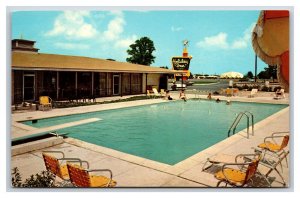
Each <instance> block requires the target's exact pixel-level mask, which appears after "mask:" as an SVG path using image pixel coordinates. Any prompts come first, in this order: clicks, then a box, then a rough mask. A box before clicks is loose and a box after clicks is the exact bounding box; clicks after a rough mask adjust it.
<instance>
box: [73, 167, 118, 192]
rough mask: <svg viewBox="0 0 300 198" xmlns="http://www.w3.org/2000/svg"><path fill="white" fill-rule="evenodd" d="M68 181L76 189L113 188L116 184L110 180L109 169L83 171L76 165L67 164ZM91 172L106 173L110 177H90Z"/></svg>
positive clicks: (110, 172)
mask: <svg viewBox="0 0 300 198" xmlns="http://www.w3.org/2000/svg"><path fill="white" fill-rule="evenodd" d="M67 168H68V172H69V176H70V181H71V182H72V184H73V185H74V186H76V187H83V188H87V187H92V188H95V187H115V186H116V184H117V182H116V181H114V180H112V171H111V170H109V169H94V170H88V169H84V168H82V167H81V166H78V165H77V164H73V163H70V162H67ZM91 172H108V173H109V174H110V177H106V176H103V175H91V174H90V173H91Z"/></svg>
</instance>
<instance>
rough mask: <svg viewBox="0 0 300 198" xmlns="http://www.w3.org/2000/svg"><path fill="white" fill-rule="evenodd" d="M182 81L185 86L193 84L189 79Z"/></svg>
mask: <svg viewBox="0 0 300 198" xmlns="http://www.w3.org/2000/svg"><path fill="white" fill-rule="evenodd" d="M184 83H185V84H186V86H192V85H193V84H194V82H192V81H189V80H187V81H185V82H184Z"/></svg>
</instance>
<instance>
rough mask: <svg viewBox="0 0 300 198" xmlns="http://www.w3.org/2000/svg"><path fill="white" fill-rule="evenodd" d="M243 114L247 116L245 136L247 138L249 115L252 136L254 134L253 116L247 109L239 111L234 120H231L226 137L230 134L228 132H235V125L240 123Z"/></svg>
mask: <svg viewBox="0 0 300 198" xmlns="http://www.w3.org/2000/svg"><path fill="white" fill-rule="evenodd" d="M243 116H246V117H247V138H248V139H249V118H250V117H251V124H252V136H254V116H253V114H252V113H251V112H249V111H244V112H240V113H239V114H238V115H237V117H236V118H235V120H234V121H233V123H232V125H231V126H230V128H229V130H228V137H229V136H230V133H231V132H232V135H234V134H235V130H236V127H237V126H238V124H239V123H240V121H241V119H242V117H243Z"/></svg>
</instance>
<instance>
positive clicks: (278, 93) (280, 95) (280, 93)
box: [274, 89, 285, 99]
mask: <svg viewBox="0 0 300 198" xmlns="http://www.w3.org/2000/svg"><path fill="white" fill-rule="evenodd" d="M281 98H285V94H284V89H280V90H279V91H278V90H277V91H276V92H275V97H274V99H281Z"/></svg>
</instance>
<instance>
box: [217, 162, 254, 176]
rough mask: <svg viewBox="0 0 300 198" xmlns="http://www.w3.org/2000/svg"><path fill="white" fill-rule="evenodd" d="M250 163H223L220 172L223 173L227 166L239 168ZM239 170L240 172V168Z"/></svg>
mask: <svg viewBox="0 0 300 198" xmlns="http://www.w3.org/2000/svg"><path fill="white" fill-rule="evenodd" d="M250 163H251V162H245V163H225V164H223V166H222V172H223V173H224V169H225V168H227V167H228V166H237V167H239V166H241V167H244V166H245V165H249V164H250ZM239 169H240V170H242V169H241V168H239Z"/></svg>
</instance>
